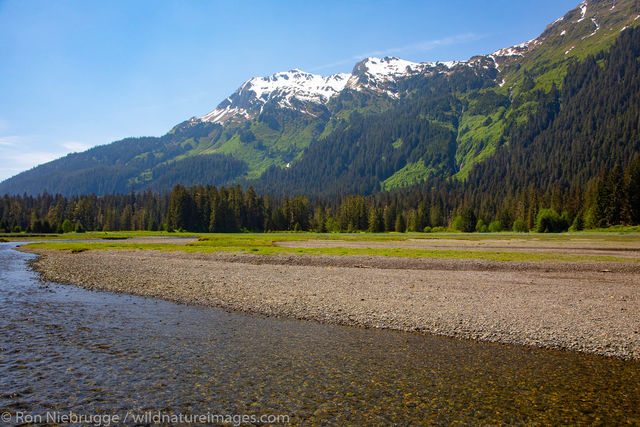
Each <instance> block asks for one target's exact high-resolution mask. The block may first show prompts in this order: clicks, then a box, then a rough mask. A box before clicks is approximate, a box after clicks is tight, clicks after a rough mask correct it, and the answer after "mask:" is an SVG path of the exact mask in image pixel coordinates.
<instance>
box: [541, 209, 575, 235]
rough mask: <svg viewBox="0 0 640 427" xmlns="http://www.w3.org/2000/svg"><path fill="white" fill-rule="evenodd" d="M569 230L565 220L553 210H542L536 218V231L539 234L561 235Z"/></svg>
mask: <svg viewBox="0 0 640 427" xmlns="http://www.w3.org/2000/svg"><path fill="white" fill-rule="evenodd" d="M567 228H568V225H567V223H566V222H565V220H564V219H562V218H561V217H560V215H558V212H556V211H554V210H553V209H542V210H541V211H540V212H538V216H537V217H536V231H537V232H538V233H560V232H563V231H566V230H567Z"/></svg>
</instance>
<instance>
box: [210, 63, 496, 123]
mask: <svg viewBox="0 0 640 427" xmlns="http://www.w3.org/2000/svg"><path fill="white" fill-rule="evenodd" d="M479 61H480V59H476V60H474V61H469V62H457V61H451V62H420V63H418V62H411V61H406V60H404V59H400V58H396V57H385V58H366V59H364V60H362V61H360V62H358V63H357V64H356V65H355V67H354V68H353V71H352V72H351V73H338V74H332V75H330V76H321V75H317V74H311V73H307V72H304V71H301V70H298V69H294V70H291V71H286V72H280V73H276V74H273V75H271V76H268V77H255V78H252V79H250V80H248V81H246V82H245V83H244V84H243V85H242V86H240V88H239V89H238V90H237V91H236V92H235V93H234V94H233V95H231V96H230V97H228V98H227V99H225V100H224V101H223V102H221V103H220V105H218V107H216V109H215V110H213V111H211V112H209V113H208V114H205V115H204V116H202V117H200V118H199V120H200V121H203V122H213V123H222V124H226V123H228V122H230V121H233V120H234V119H251V118H253V117H255V116H256V115H257V114H260V112H262V109H263V108H264V106H265V105H266V104H267V103H268V102H271V101H274V102H276V103H277V105H278V106H279V107H281V108H289V109H294V110H297V111H300V112H303V113H308V114H313V113H311V112H309V111H308V110H307V109H306V108H305V105H306V104H307V103H313V104H319V105H326V104H327V103H328V102H329V100H330V99H331V98H332V97H334V96H336V95H337V94H339V93H340V92H342V91H343V90H344V89H353V90H358V91H367V90H368V91H373V92H377V93H380V94H385V95H387V96H389V97H391V98H398V97H399V95H400V94H399V93H398V91H397V89H396V82H397V81H398V80H399V79H401V78H407V77H412V76H416V75H420V74H422V75H429V74H435V73H449V72H452V71H454V70H455V69H456V68H457V67H473V66H475V65H477V64H478V63H479ZM493 64H494V63H493V62H488V63H485V64H484V67H485V68H486V67H487V66H489V65H490V66H495V65H493Z"/></svg>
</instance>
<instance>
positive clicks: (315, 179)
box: [0, 0, 640, 197]
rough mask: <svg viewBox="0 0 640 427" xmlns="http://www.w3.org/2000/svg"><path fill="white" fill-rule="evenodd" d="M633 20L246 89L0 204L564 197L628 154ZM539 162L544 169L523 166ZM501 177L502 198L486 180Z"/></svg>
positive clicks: (61, 165)
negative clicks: (475, 194)
mask: <svg viewBox="0 0 640 427" xmlns="http://www.w3.org/2000/svg"><path fill="white" fill-rule="evenodd" d="M638 16H640V3H639V2H638V0H615V1H614V0H588V1H584V2H583V3H581V4H580V5H579V7H577V8H575V9H573V10H572V11H569V12H568V13H567V14H566V15H565V16H564V17H562V18H560V19H558V20H556V21H555V22H553V23H552V24H550V25H549V26H548V27H547V28H546V29H545V30H544V31H543V32H542V34H541V35H540V36H539V37H537V38H535V39H533V40H530V41H528V42H525V43H522V44H520V45H516V46H512V47H508V48H505V49H500V50H498V51H496V52H493V53H492V54H488V55H482V56H476V57H473V58H470V59H469V60H468V61H462V62H450V63H439V62H436V63H412V62H409V61H405V60H402V59H399V58H390V57H387V58H382V59H380V58H366V59H365V60H363V61H361V62H359V63H358V64H356V65H355V66H354V68H353V71H352V72H351V73H350V74H349V73H339V74H335V75H332V76H318V75H313V74H309V73H305V72H303V71H300V70H291V71H288V72H282V73H276V74H274V75H272V76H269V77H264V78H253V79H250V80H249V81H247V82H245V83H244V84H243V85H242V86H241V87H240V88H239V89H238V90H237V91H236V93H234V94H232V95H231V96H230V97H228V98H227V99H225V100H224V101H223V102H222V103H220V104H219V105H218V107H217V108H216V109H214V110H213V111H211V112H210V113H208V114H206V115H204V116H202V117H194V118H192V119H190V120H187V121H185V122H183V123H181V124H179V125H177V126H176V127H174V128H173V129H172V130H171V131H170V132H169V133H167V134H166V135H164V136H162V137H158V138H156V137H144V138H127V139H124V140H122V141H118V142H115V143H112V144H109V145H104V146H100V147H96V148H93V149H91V150H88V151H86V152H83V153H74V154H70V155H68V156H66V157H64V158H62V159H59V160H55V161H53V162H50V163H47V164H45V165H42V166H39V167H36V168H34V169H32V170H30V171H26V172H23V173H21V174H19V175H17V176H15V177H13V178H10V179H8V180H6V181H4V182H2V183H0V194H4V193H9V194H23V193H27V194H33V195H35V194H38V193H42V192H45V191H47V192H49V193H52V194H56V193H60V194H62V195H65V196H69V195H81V194H87V193H95V194H97V195H104V194H110V193H128V192H129V191H130V190H131V189H132V188H134V189H135V191H144V190H147V189H151V190H154V191H169V190H171V188H172V187H173V186H174V185H175V184H182V185H186V186H189V185H195V184H202V185H217V186H219V185H235V184H240V185H242V186H243V187H244V188H247V187H248V186H249V185H253V186H254V187H255V188H256V190H257V191H258V192H261V193H264V192H271V193H276V194H283V193H291V192H294V193H299V194H305V195H308V196H312V197H337V196H342V195H344V194H347V193H358V194H363V195H368V194H373V193H376V192H378V191H392V190H397V189H401V188H409V187H411V186H413V185H416V184H417V185H421V184H422V183H426V184H427V185H431V186H432V185H434V184H435V183H436V182H438V179H448V178H451V177H453V178H455V179H456V180H458V181H460V182H467V183H468V184H469V185H473V186H474V187H473V188H479V192H480V193H482V194H484V193H487V192H491V191H493V190H492V189H493V188H494V189H495V190H497V191H500V192H502V193H503V194H504V193H505V192H507V191H511V192H513V191H514V190H515V189H522V188H523V187H526V186H529V185H533V186H534V187H535V188H537V189H542V190H545V191H546V190H547V189H549V186H550V185H570V186H571V188H574V189H575V188H577V187H579V186H583V185H585V183H586V181H587V180H589V179H590V178H592V177H593V176H595V175H596V174H597V173H598V172H599V170H600V169H602V168H603V167H608V168H612V167H613V166H614V165H615V164H619V165H620V166H621V167H624V163H625V162H626V161H628V159H629V156H630V153H632V152H634V151H635V150H636V148H637V145H635V144H636V142H635V141H636V140H635V139H634V138H636V136H635V133H634V132H636V130H635V128H634V120H635V118H634V117H633V114H634V111H635V110H634V108H633V105H634V104H637V102H636V101H637V100H636V98H633V97H634V96H635V94H634V91H635V90H636V89H635V86H634V84H635V83H634V79H635V78H636V76H635V71H634V70H633V69H631V68H632V67H630V63H628V62H626V61H627V60H628V58H636V57H637V52H636V51H635V48H634V47H633V46H631V44H632V43H633V41H632V40H631V38H633V37H635V36H634V35H633V34H634V33H633V31H632V30H633V29H634V28H635V27H636V26H637V25H638V23H640V20H638ZM620 37H622V39H623V41H622V42H618V43H617V44H616V47H615V48H614V49H616V51H615V53H614V54H611V53H609V52H610V49H611V47H612V45H614V43H616V40H618V38H620ZM624 40H626V41H624ZM627 92H629V93H627ZM582 120H584V121H582ZM596 128H597V129H596ZM568 147H571V148H568ZM618 148H620V149H618ZM611 153H613V156H609V154H611ZM542 157H544V158H545V159H548V164H547V166H546V168H541V167H539V165H535V164H534V165H532V164H531V163H532V162H533V163H536V162H538V161H540V160H539V159H540V158H542ZM605 157H606V159H605ZM506 164H509V165H510V169H508V170H509V172H508V175H507V177H506V179H507V180H508V182H507V183H506V185H504V186H503V185H501V184H497V183H496V179H497V178H498V177H499V175H497V174H498V172H495V171H494V170H497V169H499V170H504V169H505V168H506V166H505V165H506ZM477 165H480V167H479V168H476V166H477ZM483 165H484V166H483ZM498 166H499V167H498ZM474 168H475V169H474ZM500 173H503V172H500ZM485 177H486V178H485ZM481 181H483V182H484V184H482V183H481ZM482 185H484V187H483V186H482ZM491 186H493V187H491Z"/></svg>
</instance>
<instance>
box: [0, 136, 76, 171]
mask: <svg viewBox="0 0 640 427" xmlns="http://www.w3.org/2000/svg"><path fill="white" fill-rule="evenodd" d="M37 139H38V136H36V135H11V136H2V137H0V180H5V179H7V178H10V177H12V176H14V175H16V174H18V173H20V172H22V171H25V170H28V169H31V168H32V167H34V166H38V165H41V164H43V163H47V162H50V161H51V160H54V159H57V158H59V157H62V156H64V155H65V154H66V152H64V151H44V150H42V149H39V148H36V147H34V145H35V144H34V142H36V140H37Z"/></svg>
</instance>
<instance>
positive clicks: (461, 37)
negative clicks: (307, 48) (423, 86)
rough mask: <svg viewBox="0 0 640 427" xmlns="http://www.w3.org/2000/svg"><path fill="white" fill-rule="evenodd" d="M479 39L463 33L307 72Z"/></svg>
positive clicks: (371, 54)
mask: <svg viewBox="0 0 640 427" xmlns="http://www.w3.org/2000/svg"><path fill="white" fill-rule="evenodd" d="M480 38H482V36H480V35H478V34H474V33H465V34H458V35H455V36H450V37H445V38H442V39H436V40H426V41H421V42H416V43H411V44H408V45H404V46H398V47H392V48H389V49H381V50H374V51H371V52H367V53H362V54H359V55H354V56H352V57H349V58H345V59H342V60H340V61H336V62H332V63H330V64H324V65H320V66H318V67H314V68H311V69H310V70H309V71H317V70H323V69H325V68H331V67H337V66H338V65H344V64H349V63H353V62H355V61H359V60H362V59H364V58H368V57H371V56H388V55H394V54H403V53H410V52H426V51H429V50H432V49H435V48H437V47H442V46H451V45H454V44H460V43H466V42H470V41H473V40H478V39H480Z"/></svg>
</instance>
